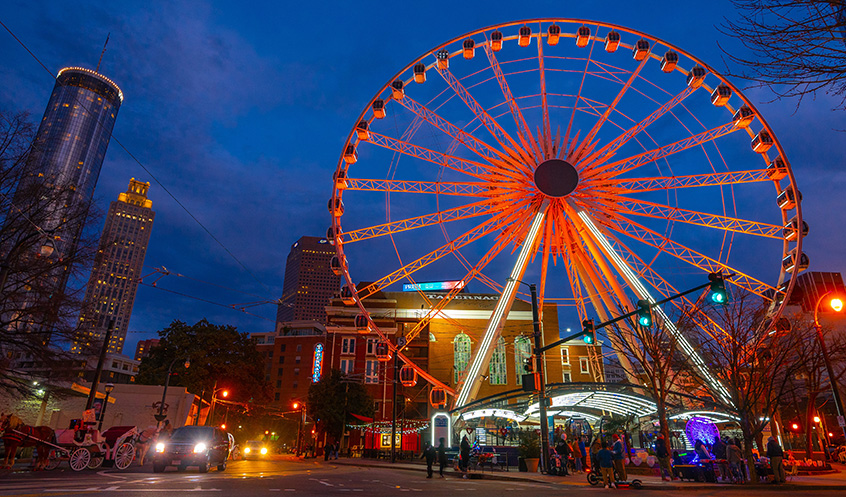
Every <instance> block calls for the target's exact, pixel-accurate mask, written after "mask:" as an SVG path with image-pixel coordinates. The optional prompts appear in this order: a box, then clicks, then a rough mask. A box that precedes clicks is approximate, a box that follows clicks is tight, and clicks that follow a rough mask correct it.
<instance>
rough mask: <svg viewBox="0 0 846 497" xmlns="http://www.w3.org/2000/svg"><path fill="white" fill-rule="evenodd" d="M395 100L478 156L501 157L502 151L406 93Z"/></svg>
mask: <svg viewBox="0 0 846 497" xmlns="http://www.w3.org/2000/svg"><path fill="white" fill-rule="evenodd" d="M396 102H397V103H399V104H400V105H402V106H403V107H405V108H406V109H408V110H410V111H411V112H413V113H414V114H416V115H417V116H418V117H419V118H421V119H424V120H425V121H427V122H428V123H430V124H431V125H432V126H435V127H436V128H438V129H439V130H441V131H442V132H444V133H446V134H447V135H449V136H450V137H452V138H453V139H454V140H456V141H457V142H459V143H462V144H464V145H465V146H466V147H467V148H468V149H470V150H471V151H473V152H475V153H476V154H477V155H479V156H480V157H483V158H485V159H498V158H502V157H503V155H502V153H501V152H499V151H498V150H497V149H495V148H494V147H492V146H490V145H488V144H487V143H485V142H483V141H482V140H480V139H478V138H476V137H475V136H473V135H471V134H469V133H467V132H466V131H464V130H463V129H461V128H459V127H458V126H456V125H455V124H452V123H451V122H449V121H448V120H447V119H444V118H443V117H441V116H440V115H438V114H437V113H436V112H435V111H433V110H431V109H429V108H427V107H426V106H425V105H423V104H421V103H419V102H417V101H416V100H414V99H412V98H411V97H409V96H408V95H405V96H404V97H403V98H401V99H399V100H396Z"/></svg>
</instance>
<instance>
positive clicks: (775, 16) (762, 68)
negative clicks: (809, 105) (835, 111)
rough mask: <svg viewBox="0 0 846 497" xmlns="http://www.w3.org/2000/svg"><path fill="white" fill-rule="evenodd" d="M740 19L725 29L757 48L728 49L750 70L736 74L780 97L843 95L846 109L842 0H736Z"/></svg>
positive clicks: (733, 58) (845, 38)
mask: <svg viewBox="0 0 846 497" xmlns="http://www.w3.org/2000/svg"><path fill="white" fill-rule="evenodd" d="M732 3H734V5H735V7H736V8H737V9H738V10H739V11H740V19H739V20H736V21H732V20H726V22H725V23H724V25H723V31H724V32H725V33H727V34H728V35H730V36H733V37H735V38H737V39H738V40H740V42H741V43H742V44H743V45H744V46H745V47H746V48H747V49H749V51H751V55H748V56H741V55H736V54H731V53H727V55H728V57H729V59H730V60H731V61H732V62H735V63H738V64H740V65H741V66H742V67H743V68H744V69H745V72H742V73H740V74H732V75H733V76H739V77H742V78H745V79H748V80H751V81H754V82H756V83H758V85H760V86H766V87H769V88H770V89H771V90H772V91H773V92H774V93H775V94H776V95H778V97H779V98H781V97H799V98H800V100H801V98H802V97H804V96H806V95H810V96H812V97H813V96H815V95H816V94H817V93H818V92H824V93H827V94H833V95H837V96H839V97H840V108H846V4H845V3H844V2H843V1H842V0H732Z"/></svg>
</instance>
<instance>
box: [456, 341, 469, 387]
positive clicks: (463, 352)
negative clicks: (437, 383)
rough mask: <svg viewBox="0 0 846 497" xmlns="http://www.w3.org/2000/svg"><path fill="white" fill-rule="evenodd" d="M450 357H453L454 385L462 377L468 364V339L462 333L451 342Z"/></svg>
mask: <svg viewBox="0 0 846 497" xmlns="http://www.w3.org/2000/svg"><path fill="white" fill-rule="evenodd" d="M452 356H453V370H454V371H455V374H454V375H453V376H454V378H453V381H454V382H455V384H456V385H458V383H459V382H460V381H461V379H462V378H463V376H464V371H465V370H466V369H467V365H468V363H469V362H470V337H469V336H467V335H466V334H464V333H459V334H458V335H456V336H455V340H453V342H452Z"/></svg>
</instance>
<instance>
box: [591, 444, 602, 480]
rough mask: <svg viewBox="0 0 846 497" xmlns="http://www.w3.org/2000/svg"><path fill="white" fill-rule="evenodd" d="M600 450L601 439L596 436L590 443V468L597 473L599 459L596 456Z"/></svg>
mask: <svg viewBox="0 0 846 497" xmlns="http://www.w3.org/2000/svg"><path fill="white" fill-rule="evenodd" d="M600 450H602V441H601V440H600V439H599V436H597V437H596V438H594V439H593V442H592V443H591V444H590V470H591V471H595V472H596V473H597V474H598V473H599V459H597V458H596V457H597V455H598V454H599V451H600Z"/></svg>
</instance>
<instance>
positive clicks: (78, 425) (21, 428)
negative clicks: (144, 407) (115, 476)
mask: <svg viewBox="0 0 846 497" xmlns="http://www.w3.org/2000/svg"><path fill="white" fill-rule="evenodd" d="M94 426H95V423H93V422H92V421H87V422H81V421H80V420H74V421H72V422H71V425H70V428H69V429H67V430H56V431H55V432H54V431H53V430H52V429H50V428H49V427H47V426H36V427H33V426H28V425H26V424H24V423H23V422H22V421H21V420H20V418H18V417H16V416H14V415H11V414H10V415H8V416H3V417H2V418H0V432H2V436H3V441H4V444H5V447H6V461H5V465H6V466H7V467H10V468H11V466H12V465H13V464H14V459H15V452H17V449H18V448H19V447H32V446H34V447H35V450H36V453H37V454H38V456H37V458H36V461H37V462H36V464H35V468H36V469H48V470H50V469H55V468H57V467H58V466H59V464H61V462H62V461H68V466H70V468H71V469H72V470H74V471H82V470H83V469H85V468H90V469H96V468H99V467H100V466H102V465H103V464H104V463H105V464H106V465H108V466H113V467H115V468H117V469H120V470H123V469H126V468H128V467H129V465H130V464H132V461H133V460H134V459H135V442H136V440H137V438H138V434H139V433H138V429H137V428H136V427H134V426H114V427H112V428H109V429H108V430H106V431H105V432H103V433H100V431H99V430H97V429H96V428H94Z"/></svg>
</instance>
